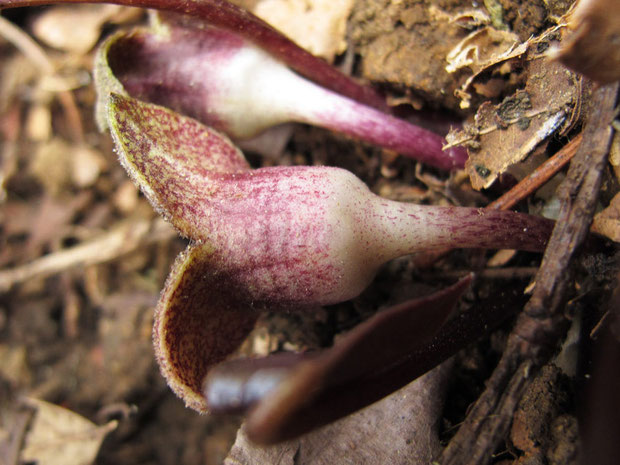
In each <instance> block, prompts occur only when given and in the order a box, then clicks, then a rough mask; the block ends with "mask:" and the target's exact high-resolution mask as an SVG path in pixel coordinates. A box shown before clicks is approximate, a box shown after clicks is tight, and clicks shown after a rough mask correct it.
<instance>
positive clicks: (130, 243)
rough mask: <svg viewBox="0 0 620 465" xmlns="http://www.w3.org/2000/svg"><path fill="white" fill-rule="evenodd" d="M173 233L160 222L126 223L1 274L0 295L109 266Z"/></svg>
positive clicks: (166, 238) (159, 220) (164, 239)
mask: <svg viewBox="0 0 620 465" xmlns="http://www.w3.org/2000/svg"><path fill="white" fill-rule="evenodd" d="M176 235H177V234H176V232H175V231H174V229H173V228H172V226H170V225H169V224H168V223H166V222H164V220H162V219H157V220H154V221H149V220H138V221H126V222H123V223H121V224H119V225H117V226H116V227H114V228H112V229H111V230H110V231H108V232H106V233H104V234H102V235H100V236H98V237H95V238H93V239H91V240H89V241H86V242H84V243H81V244H79V245H76V246H75V247H71V248H68V249H64V250H61V251H59V252H55V253H51V254H49V255H45V256H43V257H41V258H38V259H36V260H33V261H32V262H30V263H27V264H25V265H21V266H18V267H15V268H10V269H5V270H0V292H6V291H8V290H9V289H11V288H12V287H13V286H15V285H16V284H19V283H23V282H25V281H27V280H29V279H33V278H45V277H48V276H51V275H54V274H56V273H60V272H61V271H65V270H68V269H70V268H74V267H77V266H89V265H96V264H99V263H104V262H108V261H111V260H114V259H116V258H118V257H121V256H123V255H126V254H128V253H130V252H133V251H135V250H138V249H140V248H142V247H146V246H148V245H151V244H154V243H156V242H162V241H167V240H170V239H171V238H173V237H176Z"/></svg>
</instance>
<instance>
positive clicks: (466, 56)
mask: <svg viewBox="0 0 620 465" xmlns="http://www.w3.org/2000/svg"><path fill="white" fill-rule="evenodd" d="M527 47H528V43H527V42H523V43H521V42H519V37H518V36H517V35H516V34H514V33H513V32H510V31H500V30H497V29H495V28H493V27H490V26H487V27H485V28H482V29H479V30H477V31H474V32H472V33H471V34H469V35H468V36H467V37H466V38H464V39H463V40H462V41H460V42H459V43H458V44H457V45H456V46H455V47H454V48H453V49H452V50H450V52H449V53H448V54H447V55H446V61H447V62H448V65H447V66H446V71H447V72H449V73H454V72H456V71H459V70H462V69H466V70H468V71H469V72H471V73H472V74H471V75H470V76H469V77H468V78H467V79H466V80H465V82H464V83H463V84H462V85H461V87H460V88H459V89H457V90H456V91H455V94H456V96H457V97H458V98H459V99H460V100H461V103H460V106H461V108H469V107H470V106H471V99H472V95H471V89H470V87H471V86H472V84H473V82H474V81H475V80H476V78H477V77H478V76H480V74H482V73H483V72H485V71H488V70H489V69H491V68H493V67H496V66H497V65H499V64H501V63H504V62H506V61H507V60H510V59H513V58H517V57H520V56H522V55H523V54H524V53H525V52H527Z"/></svg>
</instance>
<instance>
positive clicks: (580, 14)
mask: <svg viewBox="0 0 620 465" xmlns="http://www.w3.org/2000/svg"><path fill="white" fill-rule="evenodd" d="M568 26H569V29H570V30H571V31H572V32H571V33H570V34H569V35H568V36H567V38H566V40H565V41H564V42H563V43H562V46H561V47H560V48H559V49H557V50H554V51H553V52H552V56H553V57H554V58H556V59H558V60H559V61H561V62H562V63H564V64H565V65H566V66H568V67H569V68H572V69H574V70H575V71H577V72H579V73H581V74H583V75H585V76H587V77H589V78H590V79H593V80H595V81H599V82H601V83H610V82H614V81H617V80H618V79H620V42H619V41H620V39H619V37H620V10H619V9H618V2H617V0H579V1H578V2H577V6H576V7H575V9H574V11H573V12H572V14H571V15H570V16H569V21H568Z"/></svg>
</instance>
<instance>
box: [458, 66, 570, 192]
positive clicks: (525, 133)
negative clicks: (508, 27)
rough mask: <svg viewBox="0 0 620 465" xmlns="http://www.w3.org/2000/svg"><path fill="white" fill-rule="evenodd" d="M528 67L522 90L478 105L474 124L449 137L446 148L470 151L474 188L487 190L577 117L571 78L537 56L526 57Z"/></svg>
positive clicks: (468, 164)
mask: <svg viewBox="0 0 620 465" xmlns="http://www.w3.org/2000/svg"><path fill="white" fill-rule="evenodd" d="M527 66H528V70H529V73H528V76H529V77H528V80H527V82H526V84H525V88H524V89H523V90H518V91H517V92H515V93H514V94H513V95H511V96H509V97H506V98H505V99H504V101H503V102H502V103H500V104H498V105H493V104H491V103H490V102H485V103H483V104H482V105H481V106H480V107H479V108H478V112H477V113H476V116H475V123H474V125H471V126H470V125H466V127H465V129H464V130H463V131H462V132H455V133H452V134H451V135H450V136H449V137H448V139H449V140H450V141H451V143H466V144H468V145H470V146H471V147H472V148H471V149H470V150H469V159H468V161H467V163H466V167H465V169H466V170H467V173H468V174H469V177H470V179H471V183H472V186H473V187H474V188H475V189H483V188H487V187H489V186H490V185H491V184H492V183H493V182H494V181H495V180H496V179H497V177H498V176H499V175H500V174H501V173H503V172H505V171H506V170H507V169H509V168H510V167H511V166H512V165H514V164H516V163H519V162H521V161H522V160H524V159H525V158H526V157H527V156H528V155H530V154H531V153H532V152H533V151H534V150H535V149H536V148H538V147H540V146H541V145H542V144H543V143H544V142H545V141H546V140H548V139H549V137H550V136H551V135H553V134H555V133H556V132H558V131H560V130H561V129H562V128H567V127H570V126H571V125H572V123H573V122H574V120H575V119H576V118H577V117H578V116H579V110H580V104H581V90H582V89H581V82H580V80H579V78H578V77H577V76H576V75H575V74H574V73H572V72H571V71H569V70H567V69H566V68H564V67H563V66H562V65H560V64H558V63H554V62H553V61H550V60H548V59H545V58H540V57H538V58H537V57H531V58H530V61H529V62H528V65H527Z"/></svg>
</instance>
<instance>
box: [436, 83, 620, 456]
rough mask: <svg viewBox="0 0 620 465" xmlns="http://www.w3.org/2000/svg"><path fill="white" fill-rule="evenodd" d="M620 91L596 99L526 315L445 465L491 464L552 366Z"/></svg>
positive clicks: (612, 88) (613, 88)
mask: <svg viewBox="0 0 620 465" xmlns="http://www.w3.org/2000/svg"><path fill="white" fill-rule="evenodd" d="M617 91H618V85H617V84H616V85H609V86H606V87H601V88H599V89H598V90H596V91H595V92H594V94H593V98H592V102H591V109H590V112H589V118H588V121H587V123H586V127H585V130H584V133H583V142H582V143H581V145H580V146H579V149H578V151H577V154H576V155H575V157H574V158H573V161H572V162H571V166H570V169H569V172H568V176H567V178H566V180H565V181H564V182H563V183H562V185H561V186H560V190H559V194H560V197H561V199H562V208H561V211H560V216H559V218H558V221H557V223H556V227H555V229H554V231H553V235H552V237H551V239H550V241H549V245H548V247H547V251H546V252H545V256H544V259H543V263H542V265H541V267H540V271H539V272H538V274H537V277H536V287H535V288H534V292H533V295H532V298H531V299H530V301H529V302H528V303H527V305H526V306H525V308H524V311H523V313H522V314H521V315H520V316H519V319H518V320H517V324H516V326H515V328H514V330H513V332H512V334H511V335H510V337H509V339H508V343H507V346H506V349H505V351H504V354H503V355H502V358H501V360H500V362H499V364H498V366H497V368H496V369H495V371H494V372H493V375H492V376H491V378H490V379H489V380H488V383H487V388H486V390H485V391H484V393H483V394H482V395H481V396H480V398H479V399H478V401H476V403H475V404H474V406H473V408H472V409H471V410H470V412H469V414H468V416H467V418H466V420H465V421H464V423H463V425H462V426H461V428H460V429H459V431H458V433H457V434H456V435H455V436H454V438H452V440H451V441H450V443H449V444H448V446H447V447H446V448H445V449H444V451H443V453H442V455H441V457H440V459H439V463H441V464H442V465H463V464H468V465H484V464H488V463H489V461H490V460H491V458H492V455H493V452H494V451H495V450H496V449H497V447H498V446H499V445H500V444H501V441H502V440H503V439H504V438H505V437H506V434H507V433H508V428H509V427H510V424H511V418H512V415H513V414H514V411H515V408H516V406H517V404H518V401H519V399H520V398H521V397H522V395H523V393H524V392H525V390H526V389H527V387H528V386H529V384H530V383H531V380H532V379H533V375H534V374H535V372H536V371H537V370H538V369H539V368H540V367H541V366H542V365H543V364H544V363H546V362H547V361H548V360H549V357H550V356H551V354H552V352H553V350H554V349H555V348H556V345H557V343H558V342H559V340H560V339H561V337H562V336H563V335H564V334H565V332H566V328H567V321H566V318H565V317H564V314H563V309H564V303H565V299H566V291H567V289H568V286H569V283H570V272H569V271H570V268H569V267H570V263H571V260H572V258H573V256H574V255H575V254H576V252H577V249H578V248H579V246H580V245H581V244H582V243H583V241H584V240H585V238H586V236H587V234H588V230H589V227H590V223H591V221H592V216H593V214H594V209H595V206H596V200H597V198H598V192H599V189H600V185H601V179H602V173H603V171H604V166H605V163H606V161H607V154H608V152H609V147H610V144H611V136H612V128H611V122H612V120H613V115H614V103H615V101H616V96H617Z"/></svg>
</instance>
